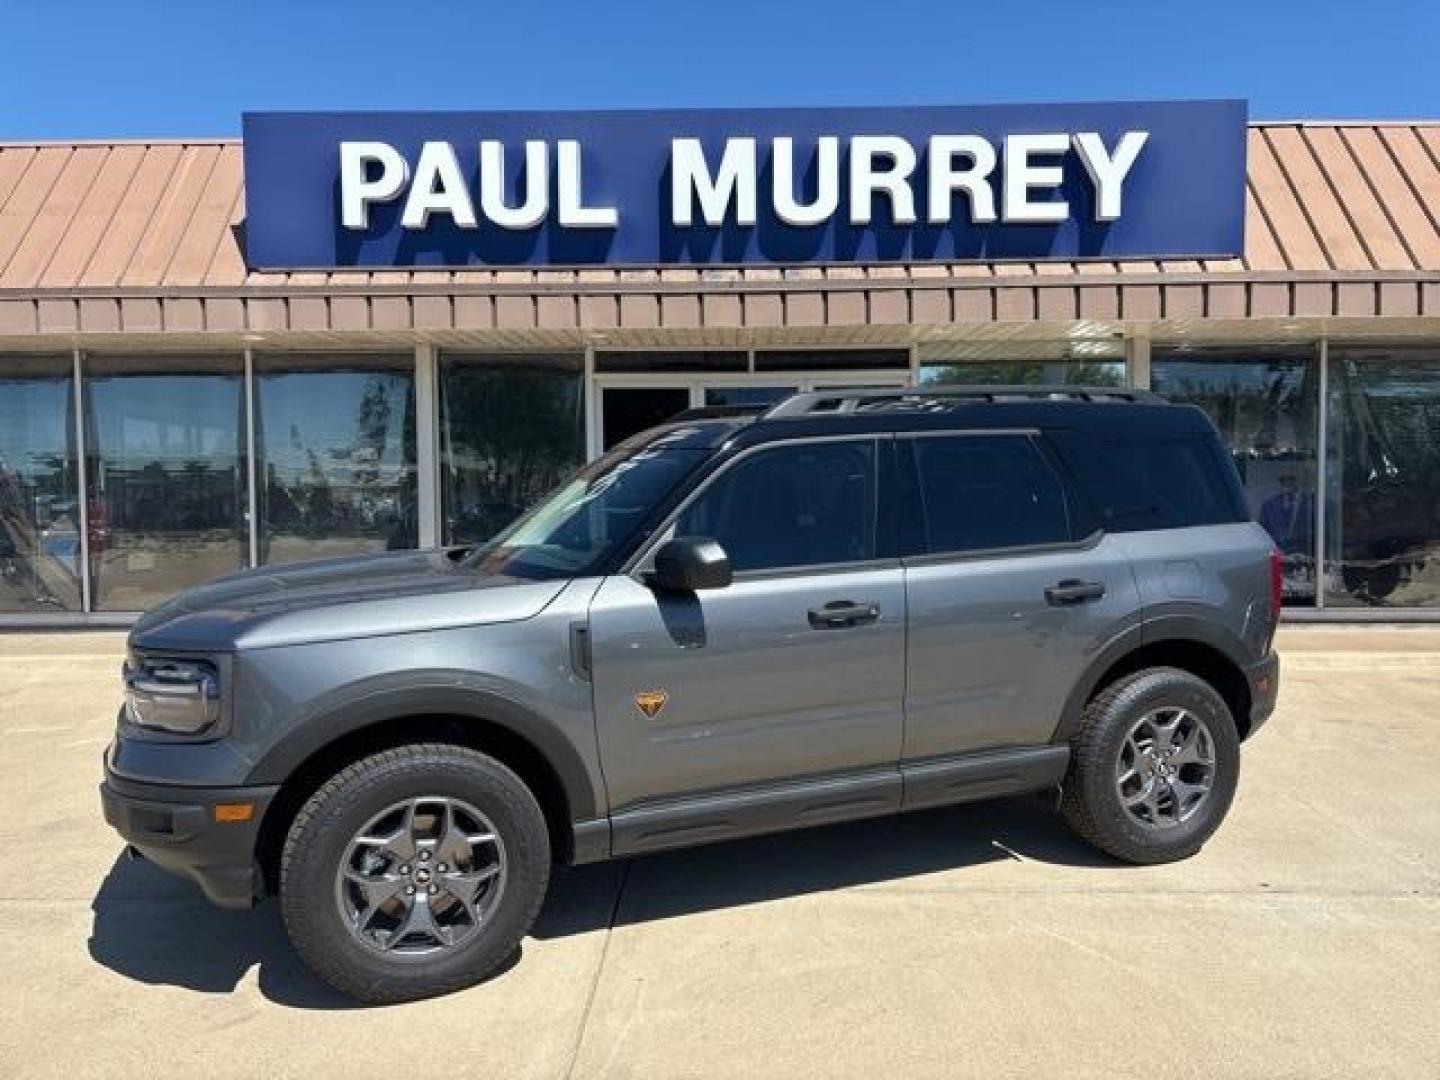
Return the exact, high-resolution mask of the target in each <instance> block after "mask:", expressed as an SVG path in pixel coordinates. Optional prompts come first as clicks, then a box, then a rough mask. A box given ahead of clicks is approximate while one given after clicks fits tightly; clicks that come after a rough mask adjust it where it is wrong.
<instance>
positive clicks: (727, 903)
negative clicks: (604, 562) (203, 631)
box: [89, 796, 1121, 1009]
mask: <svg viewBox="0 0 1440 1080" xmlns="http://www.w3.org/2000/svg"><path fill="white" fill-rule="evenodd" d="M1052 801H1053V796H1052ZM1004 859H1012V860H1017V861H1021V862H1024V861H1034V862H1042V863H1052V864H1060V865H1068V866H1081V867H1114V868H1119V867H1121V864H1120V863H1118V862H1115V861H1114V860H1111V859H1109V858H1107V857H1106V856H1104V855H1101V854H1099V853H1098V852H1096V851H1095V850H1094V849H1092V848H1090V847H1088V846H1087V845H1085V844H1083V843H1081V842H1080V841H1079V840H1077V839H1075V838H1074V837H1073V836H1072V835H1071V834H1070V833H1069V832H1068V831H1067V830H1066V828H1065V826H1064V823H1063V822H1062V821H1061V820H1060V818H1059V816H1058V815H1056V814H1054V813H1053V812H1052V811H1051V809H1050V808H1049V807H1048V806H1046V805H1045V804H1044V801H1043V800H1042V799H1040V798H1036V797H1024V798H1013V799H1004V800H998V801H995V802H987V803H974V804H971V805H968V806H956V807H945V808H942V809H938V810H927V811H922V812H918V813H913V814H902V815H898V816H895V817H888V818H876V819H872V820H867V821H857V822H850V823H846V824H842V825H831V826H827V827H824V828H816V829H806V830H801V831H797V832H787V833H780V834H777V835H774V836H765V837H757V838H753V839H749V840H735V841H730V842H728V843H723V844H714V845H709V846H705V847H698V848H692V849H689V850H685V851H676V852H669V853H664V854H656V855H648V856H644V857H641V858H634V859H630V860H626V861H621V862H613V863H598V864H595V865H591V866H580V867H573V868H569V869H561V870H557V871H556V873H555V875H554V877H553V878H552V883H551V890H550V895H549V897H548V898H547V900H546V903H545V907H544V909H543V910H542V911H541V914H540V918H539V920H538V922H537V923H536V925H535V929H534V931H533V934H534V936H535V937H537V938H542V939H554V938H563V937H568V936H571V935H575V934H583V933H587V932H590V931H595V930H603V929H606V928H608V927H612V926H616V925H630V924H635V923H643V922H650V921H656V920H660V919H669V918H674V917H677V916H682V915H689V914H695V913H698V912H703V911H712V910H717V909H720V908H728V907H740V906H744V905H747V904H754V903H760V902H764V901H768V900H779V899H784V898H786V897H793V896H802V895H807V894H812V893H821V892H828V891H832V890H835V889H847V888H853V887H856V886H862V885H875V884H883V883H886V882H892V883H899V882H902V881H903V880H904V879H907V878H912V877H917V876H921V875H926V874H935V873H940V872H942V871H951V872H953V871H963V870H965V869H966V868H969V867H976V866H980V865H982V864H985V863H991V862H995V861H998V860H1004ZM954 887H955V888H956V889H957V891H963V889H964V877H963V875H962V876H961V877H960V878H957V879H955V881H954ZM91 909H92V911H93V912H94V926H93V929H92V932H91V936H90V943H89V945H90V955H91V956H92V957H93V958H94V959H95V960H96V961H97V962H98V963H100V964H103V965H105V966H106V967H107V968H109V969H111V970H112V971H114V972H117V973H118V974H120V975H123V976H125V977H127V978H129V979H133V980H136V981H137V982H142V983H147V984H151V985H167V986H181V987H185V988H187V989H190V990H194V991H197V992H200V993H214V994H225V993H230V992H232V991H234V990H235V989H236V987H237V986H239V985H240V983H241V982H242V981H244V979H245V977H246V975H247V973H248V972H249V971H250V970H251V969H252V968H256V969H258V970H257V978H258V987H259V990H260V992H261V993H262V994H263V995H264V996H265V997H266V998H268V999H270V1000H271V1001H274V1002H276V1003H277V1004H282V1005H287V1006H290V1007H292V1008H302V1009H347V1008H356V1007H358V1006H357V1005H356V1004H355V1003H354V1002H352V1001H350V1000H349V999H348V998H346V997H344V996H342V995H341V994H339V993H337V992H336V991H334V990H331V989H330V988H329V987H327V986H326V985H325V984H324V983H322V982H321V981H320V980H319V979H317V978H316V977H315V976H313V975H311V974H310V972H309V971H308V970H307V969H306V968H305V966H304V964H303V963H302V962H301V961H300V958H299V957H298V956H297V955H296V954H295V952H294V950H293V949H292V948H291V947H290V943H289V941H288V940H287V939H286V937H285V930H284V927H283V925H282V924H281V920H280V910H279V905H278V904H276V903H274V902H273V901H270V902H267V903H263V904H261V905H259V906H258V907H256V908H254V909H252V910H250V911H222V910H220V909H218V908H215V907H212V906H211V905H210V904H209V903H208V902H206V901H205V900H204V898H203V897H202V896H201V895H200V893H199V892H198V890H196V889H195V887H194V886H192V885H190V884H189V883H188V882H184V881H181V880H179V879H176V878H172V877H171V876H169V875H168V874H166V873H164V872H163V871H161V870H160V869H158V868H157V867H155V866H152V865H151V864H149V863H146V862H143V861H138V860H132V859H129V858H127V857H125V856H123V855H122V856H120V857H119V858H118V859H116V861H115V863H114V865H113V866H111V868H110V872H109V873H108V874H107V875H106V877H105V880H104V881H103V882H102V883H101V886H100V889H99V891H98V892H97V893H96V894H95V898H94V900H93V901H92V903H91ZM519 960H520V952H519V951H517V953H516V954H515V956H513V957H512V958H511V960H510V965H513V964H514V963H517V962H519Z"/></svg>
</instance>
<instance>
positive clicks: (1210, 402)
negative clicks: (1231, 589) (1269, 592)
mask: <svg viewBox="0 0 1440 1080" xmlns="http://www.w3.org/2000/svg"><path fill="white" fill-rule="evenodd" d="M1319 385H1320V384H1319V366H1318V360H1317V357H1316V350H1315V349H1314V348H1312V347H1310V346H1304V347H1299V348H1295V347H1288V346H1277V347H1274V348H1263V349H1262V348H1253V349H1244V350H1223V351H1222V350H1218V349H1216V350H1211V349H1176V350H1173V351H1172V350H1166V349H1163V348H1158V347H1157V348H1155V349H1152V351H1151V355H1150V386H1151V389H1153V390H1155V391H1156V392H1157V393H1159V394H1163V395H1164V396H1165V397H1167V398H1169V399H1170V400H1171V401H1180V402H1187V403H1189V404H1191V405H1198V406H1199V407H1200V408H1202V409H1204V410H1205V412H1206V413H1208V414H1209V416H1210V419H1211V420H1212V421H1214V423H1215V426H1216V427H1217V428H1219V430H1220V435H1221V437H1222V438H1224V440H1225V444H1226V446H1228V447H1229V448H1230V453H1231V455H1232V457H1233V458H1234V460H1235V468H1236V470H1237V471H1238V472H1239V473H1240V481H1241V483H1242V484H1243V485H1244V487H1245V496H1246V499H1247V500H1248V502H1249V504H1250V512H1251V513H1252V514H1253V515H1254V517H1255V520H1256V521H1258V522H1260V524H1261V525H1263V526H1264V527H1265V530H1266V531H1267V532H1268V533H1269V534H1270V536H1271V538H1272V539H1274V541H1275V546H1276V547H1278V548H1279V549H1280V551H1281V553H1282V554H1283V555H1284V556H1285V580H1284V586H1283V596H1284V601H1285V603H1286V604H1288V605H1291V606H1302V607H1305V606H1311V605H1313V604H1314V603H1315V535H1316V512H1317V508H1316V497H1315V493H1316V491H1317V490H1318V478H1317V477H1318V472H1317V466H1316V445H1317V442H1318V439H1319V411H1318V399H1319Z"/></svg>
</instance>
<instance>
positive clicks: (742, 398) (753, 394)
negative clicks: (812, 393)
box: [705, 386, 799, 406]
mask: <svg viewBox="0 0 1440 1080" xmlns="http://www.w3.org/2000/svg"><path fill="white" fill-rule="evenodd" d="M798 389H799V388H798V387H795V386H707V387H705V404H706V405H714V406H724V405H737V406H759V405H774V404H775V403H776V402H777V401H784V400H785V399H786V398H787V397H789V396H790V395H791V394H794V393H796V391H797V390H798Z"/></svg>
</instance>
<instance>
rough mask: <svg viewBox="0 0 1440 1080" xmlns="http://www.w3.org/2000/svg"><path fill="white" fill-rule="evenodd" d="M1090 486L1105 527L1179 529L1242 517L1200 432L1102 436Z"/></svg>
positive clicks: (1216, 456) (1220, 461)
mask: <svg viewBox="0 0 1440 1080" xmlns="http://www.w3.org/2000/svg"><path fill="white" fill-rule="evenodd" d="M1100 445H1101V462H1099V464H1101V465H1102V468H1103V473H1102V475H1101V476H1100V477H1098V478H1097V480H1096V484H1095V486H1096V487H1097V488H1098V490H1097V491H1096V494H1097V495H1098V496H1099V498H1098V500H1097V501H1098V502H1099V504H1100V506H1101V507H1102V508H1103V513H1104V516H1105V519H1106V522H1105V524H1106V528H1108V529H1111V530H1113V531H1116V532H1138V531H1140V530H1143V529H1180V528H1185V527H1186V526H1190V525H1219V524H1223V523H1225V522H1231V521H1239V520H1242V517H1241V515H1240V513H1239V512H1238V510H1237V508H1236V505H1235V499H1234V498H1233V495H1232V492H1231V489H1230V485H1229V484H1228V483H1227V478H1226V476H1225V474H1224V472H1223V468H1224V467H1228V462H1225V461H1224V460H1223V459H1222V458H1221V457H1220V455H1219V454H1217V453H1216V452H1215V448H1214V447H1213V446H1212V445H1211V443H1210V442H1209V441H1208V440H1206V439H1204V438H1202V437H1199V436H1197V437H1194V438H1170V439H1153V438H1149V439H1137V438H1132V439H1102V440H1101V444H1100Z"/></svg>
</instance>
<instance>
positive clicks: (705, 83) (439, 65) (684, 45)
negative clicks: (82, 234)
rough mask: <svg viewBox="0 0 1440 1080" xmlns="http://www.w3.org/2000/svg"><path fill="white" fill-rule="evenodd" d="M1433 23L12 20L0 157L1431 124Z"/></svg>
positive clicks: (656, 12) (1084, 2) (1302, 11)
mask: <svg viewBox="0 0 1440 1080" xmlns="http://www.w3.org/2000/svg"><path fill="white" fill-rule="evenodd" d="M1437 57H1440V0H1413V2H1412V0H1368V2H1363V3H1362V2H1353V0H1352V2H1348V3H1342V2H1338V0H1308V2H1294V0H1249V2H1235V0H1192V2H1190V3H1184V4H1181V3H1169V2H1166V0H1149V2H1142V0H1135V2H1129V3H1120V2H1115V0H1069V2H1061V0H1028V2H1023V3H1019V2H1014V0H1012V2H1010V3H1005V2H1003V0H987V2H986V3H973V2H966V0H948V2H947V0H930V2H928V3H920V2H914V0H826V2H804V3H801V2H786V0H770V2H768V3H765V2H754V0H709V2H696V3H686V2H683V0H670V2H668V3H664V2H639V0H633V2H631V0H588V2H571V0H565V2H552V3H546V2H542V0H531V2H528V3H527V2H525V0H509V2H507V3H503V4H491V3H473V2H472V3H460V2H452V3H434V2H430V0H390V2H388V3H375V2H371V0H345V2H328V0H327V2H319V0H316V2H306V0H288V2H271V0H228V2H221V0H174V2H171V3H160V2H154V0H90V2H81V0H49V2H46V3H38V2H28V0H9V3H8V4H6V5H5V6H4V7H3V8H0V139H29V138H51V139H64V138H83V137H145V136H154V137H159V136H203V135H230V134H235V133H238V130H239V124H240V113H241V112H242V111H244V110H247V109H326V108H343V109H382V108H389V109H523V108H622V107H631V108H643V107H653V106H661V105H667V106H707V105H717V106H718V105H730V106H741V107H744V106H757V105H860V104H970V103H988V102H1029V101H1081V100H1105V99H1116V98H1121V99H1131V98H1183V97H1245V98H1249V99H1250V102H1251V114H1252V116H1254V117H1257V118H1260V119H1292V118H1310V119H1333V118H1342V117H1359V118H1371V119H1375V118H1395V119H1402V118H1410V117H1440V74H1437V70H1436V61H1437Z"/></svg>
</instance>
